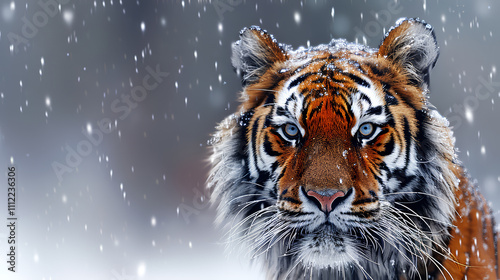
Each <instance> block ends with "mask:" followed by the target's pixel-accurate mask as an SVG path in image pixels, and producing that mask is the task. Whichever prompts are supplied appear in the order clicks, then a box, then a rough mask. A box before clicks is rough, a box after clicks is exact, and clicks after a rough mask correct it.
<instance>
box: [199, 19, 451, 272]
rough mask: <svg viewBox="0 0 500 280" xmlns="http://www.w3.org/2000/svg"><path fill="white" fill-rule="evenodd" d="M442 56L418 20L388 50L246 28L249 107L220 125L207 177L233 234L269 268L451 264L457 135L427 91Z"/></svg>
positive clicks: (238, 64) (237, 62)
mask: <svg viewBox="0 0 500 280" xmlns="http://www.w3.org/2000/svg"><path fill="white" fill-rule="evenodd" d="M437 57H438V46H437V42H436V39H435V36H434V32H433V30H432V28H431V27H430V26H429V25H427V24H425V23H424V22H423V21H420V20H418V19H402V20H400V21H398V23H397V26H396V27H394V28H392V29H391V30H390V31H389V32H388V34H387V35H386V37H385V38H384V40H383V42H382V44H381V45H380V47H379V48H378V49H371V48H368V47H366V46H362V45H359V44H354V43H348V42H346V41H345V40H332V41H331V42H330V43H329V44H327V45H320V46H317V47H312V48H307V49H306V48H299V49H297V50H293V49H292V48H291V47H290V46H287V45H283V44H279V43H277V42H276V40H275V39H274V37H273V36H272V35H269V34H268V33H267V32H266V31H263V30H261V29H260V28H258V27H251V28H248V29H244V30H243V31H242V32H241V34H240V40H239V41H238V42H236V43H235V44H234V45H233V56H232V62H233V65H234V67H235V69H236V71H237V73H238V74H239V75H240V76H241V77H242V82H243V86H244V87H243V92H242V98H241V101H242V104H241V106H240V109H239V112H237V113H236V114H234V115H232V116H229V117H228V118H226V119H225V120H224V121H223V122H222V123H221V125H220V126H219V127H218V132H217V133H216V135H215V137H214V145H213V155H212V157H211V161H212V164H213V168H212V172H211V175H210V177H209V181H208V185H209V187H210V188H211V189H212V190H213V195H212V199H213V201H214V203H217V204H218V221H219V223H223V224H225V225H227V226H228V227H229V235H228V236H229V239H230V240H232V241H235V243H238V244H243V248H246V249H245V252H247V253H248V254H250V256H251V257H252V258H256V259H260V260H262V262H261V263H262V265H263V266H264V268H265V269H266V271H267V275H268V277H269V278H272V279H297V278H304V277H305V276H307V278H308V279H309V278H311V279H337V278H339V279H345V278H346V277H347V279H370V277H372V278H374V279H413V277H416V278H418V277H424V276H426V275H427V276H429V275H432V273H436V274H439V273H443V272H442V266H441V265H440V262H441V260H442V259H443V258H444V256H445V255H446V253H445V251H446V242H447V240H448V238H449V236H448V235H447V232H448V228H450V227H451V226H452V222H453V217H454V209H455V206H454V205H455V199H456V198H455V193H454V191H455V189H456V188H457V184H458V179H457V167H456V165H455V154H454V149H453V142H454V139H453V136H452V134H451V132H450V130H449V128H448V127H447V122H446V120H445V119H444V118H443V117H442V116H441V115H439V113H437V111H436V110H435V109H434V108H433V107H432V106H431V105H430V104H429V102H428V100H427V95H428V92H429V85H428V84H429V70H430V68H432V67H433V66H434V64H435V62H436V60H437ZM429 264H431V265H429ZM401 275H404V277H405V278H400V277H402V276H401ZM423 279H425V278H423Z"/></svg>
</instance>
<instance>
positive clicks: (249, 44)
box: [231, 26, 287, 85]
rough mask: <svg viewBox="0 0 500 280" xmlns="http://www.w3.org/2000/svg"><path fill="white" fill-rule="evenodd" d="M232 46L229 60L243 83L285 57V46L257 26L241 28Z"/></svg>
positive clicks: (249, 81)
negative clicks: (237, 39) (238, 37)
mask: <svg viewBox="0 0 500 280" xmlns="http://www.w3.org/2000/svg"><path fill="white" fill-rule="evenodd" d="M232 48H233V54H232V57H231V62H232V63H233V66H234V68H235V69H236V73H238V75H239V76H240V77H241V79H242V84H243V85H247V84H249V83H253V82H255V81H257V80H258V79H259V78H260V77H261V76H262V75H263V74H264V73H265V72H266V70H267V69H269V68H270V67H271V66H272V65H274V64H275V63H276V62H283V61H285V60H286V59H287V54H286V50H285V46H284V45H281V44H278V42H276V40H275V39H274V37H273V36H272V35H269V34H268V33H267V32H266V31H265V30H262V29H260V27H258V26H252V27H250V28H245V29H243V30H242V31H241V32H240V40H239V41H237V42H235V43H234V44H233V46H232Z"/></svg>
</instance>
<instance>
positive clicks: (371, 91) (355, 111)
mask: <svg viewBox="0 0 500 280" xmlns="http://www.w3.org/2000/svg"><path fill="white" fill-rule="evenodd" d="M335 58H336V57H335ZM346 61H348V62H343V63H341V64H338V62H337V61H326V62H325V60H322V61H317V60H316V61H314V60H312V61H308V62H306V64H305V65H306V66H305V67H299V68H301V71H298V72H296V73H295V75H293V76H292V77H291V78H289V79H288V81H287V82H285V83H284V85H283V87H282V90H280V91H279V92H278V93H277V98H276V105H277V106H276V107H277V108H276V110H275V112H276V113H275V116H274V121H275V123H278V124H284V123H286V122H290V121H291V120H293V121H296V120H301V119H306V118H308V117H310V115H311V114H312V113H314V112H316V111H318V110H321V109H320V108H319V107H321V106H323V105H324V103H321V102H320V103H317V104H316V105H313V106H315V107H316V109H315V108H308V107H309V106H310V105H311V104H312V103H314V102H313V101H315V100H317V99H323V98H324V97H326V96H328V95H336V96H337V97H340V98H341V99H342V100H341V101H340V102H335V101H334V100H333V101H330V102H335V103H336V104H338V105H336V106H334V107H337V108H339V107H338V106H343V107H344V108H343V109H342V110H341V111H340V113H341V114H342V115H344V116H345V117H346V118H349V119H350V118H353V119H355V120H356V121H355V124H354V126H353V127H352V128H351V134H352V135H354V133H355V132H356V131H357V129H358V127H359V125H360V124H361V123H362V122H363V121H366V119H367V116H369V121H371V122H375V123H379V124H381V123H384V122H386V121H387V117H386V116H385V113H387V112H385V110H384V104H385V103H384V100H385V99H384V94H383V93H384V90H383V89H382V87H381V86H379V85H377V84H374V83H373V82H372V81H371V79H370V78H369V77H367V76H366V75H364V71H363V70H361V69H360V68H359V64H358V63H357V62H356V63H355V61H354V60H352V59H351V60H346ZM304 72H305V73H304ZM381 92H382V93H381ZM334 99H335V98H334ZM318 106H319V107H318ZM302 122H303V121H302ZM296 124H300V121H299V123H296ZM299 129H300V130H301V132H302V133H304V128H303V127H301V126H300V125H299Z"/></svg>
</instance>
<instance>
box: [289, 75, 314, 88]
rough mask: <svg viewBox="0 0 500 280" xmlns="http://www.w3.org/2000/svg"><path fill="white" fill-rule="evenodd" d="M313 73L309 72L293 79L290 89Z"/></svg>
mask: <svg viewBox="0 0 500 280" xmlns="http://www.w3.org/2000/svg"><path fill="white" fill-rule="evenodd" d="M312 74H313V73H311V72H307V73H305V74H303V75H302V76H300V77H298V78H297V79H295V80H293V81H292V82H291V83H290V85H288V89H291V88H293V87H294V86H296V85H298V84H299V83H302V82H303V81H304V80H305V79H307V77H309V76H311V75H312Z"/></svg>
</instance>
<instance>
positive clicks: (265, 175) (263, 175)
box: [255, 170, 271, 190]
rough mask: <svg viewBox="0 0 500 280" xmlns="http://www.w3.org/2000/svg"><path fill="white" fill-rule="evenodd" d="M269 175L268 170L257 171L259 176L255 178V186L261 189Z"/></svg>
mask: <svg viewBox="0 0 500 280" xmlns="http://www.w3.org/2000/svg"><path fill="white" fill-rule="evenodd" d="M270 177H271V174H270V173H269V172H268V171H264V170H263V171H259V178H257V181H256V182H255V187H256V188H257V189H259V190H263V189H264V187H265V186H266V182H267V181H269V179H270Z"/></svg>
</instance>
